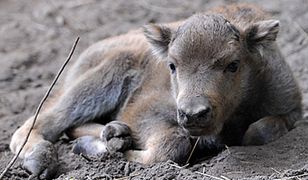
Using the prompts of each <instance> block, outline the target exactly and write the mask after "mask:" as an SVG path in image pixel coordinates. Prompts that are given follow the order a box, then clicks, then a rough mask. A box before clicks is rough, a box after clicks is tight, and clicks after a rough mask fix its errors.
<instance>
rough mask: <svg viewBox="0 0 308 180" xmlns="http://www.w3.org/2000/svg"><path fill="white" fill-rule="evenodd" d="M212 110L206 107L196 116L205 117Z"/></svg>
mask: <svg viewBox="0 0 308 180" xmlns="http://www.w3.org/2000/svg"><path fill="white" fill-rule="evenodd" d="M210 111H211V108H210V107H206V108H205V109H203V110H202V111H200V112H199V113H197V114H196V115H195V116H197V117H198V118H204V117H207V116H208V113H209V112H210Z"/></svg>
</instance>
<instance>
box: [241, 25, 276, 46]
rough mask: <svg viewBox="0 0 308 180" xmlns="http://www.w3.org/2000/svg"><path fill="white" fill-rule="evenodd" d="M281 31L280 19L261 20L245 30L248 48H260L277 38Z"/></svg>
mask: <svg viewBox="0 0 308 180" xmlns="http://www.w3.org/2000/svg"><path fill="white" fill-rule="evenodd" d="M278 32H279V21H278V20H264V21H259V22H256V23H254V24H252V25H251V26H249V27H248V28H247V29H246V30H245V35H246V41H247V45H248V48H250V49H251V50H252V49H260V48H262V47H264V46H266V45H268V44H270V43H272V42H273V41H275V40H276V37H277V34H278Z"/></svg>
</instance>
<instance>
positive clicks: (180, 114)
mask: <svg viewBox="0 0 308 180" xmlns="http://www.w3.org/2000/svg"><path fill="white" fill-rule="evenodd" d="M178 113H179V117H181V118H183V117H185V116H186V114H185V112H184V111H183V110H181V109H178Z"/></svg>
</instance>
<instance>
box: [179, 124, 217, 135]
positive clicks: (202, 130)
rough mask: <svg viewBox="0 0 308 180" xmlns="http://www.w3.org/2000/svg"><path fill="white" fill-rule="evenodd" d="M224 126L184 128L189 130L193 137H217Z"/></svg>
mask: <svg viewBox="0 0 308 180" xmlns="http://www.w3.org/2000/svg"><path fill="white" fill-rule="evenodd" d="M220 127H222V126H206V127H201V126H196V127H184V128H185V129H187V130H188V132H189V133H190V135H191V136H209V135H217V134H218V133H219V132H220V131H221V129H222V128H220Z"/></svg>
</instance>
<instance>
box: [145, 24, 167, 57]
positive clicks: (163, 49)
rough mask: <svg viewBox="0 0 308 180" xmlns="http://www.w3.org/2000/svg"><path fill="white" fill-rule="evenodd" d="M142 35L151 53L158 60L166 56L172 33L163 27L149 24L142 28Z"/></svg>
mask: <svg viewBox="0 0 308 180" xmlns="http://www.w3.org/2000/svg"><path fill="white" fill-rule="evenodd" d="M143 31H144V35H145V37H146V38H147V39H148V41H149V43H150V44H151V45H152V51H153V53H154V55H155V56H157V57H158V58H162V59H164V58H166V57H167V56H168V48H169V44H170V42H171V37H172V31H171V29H170V28H168V27H166V26H163V25H156V24H150V25H146V26H144V27H143Z"/></svg>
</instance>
